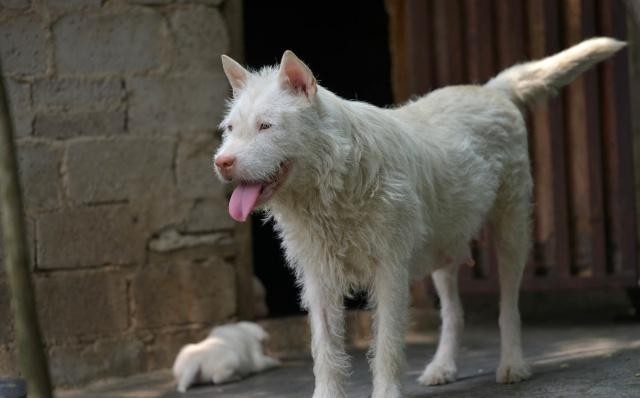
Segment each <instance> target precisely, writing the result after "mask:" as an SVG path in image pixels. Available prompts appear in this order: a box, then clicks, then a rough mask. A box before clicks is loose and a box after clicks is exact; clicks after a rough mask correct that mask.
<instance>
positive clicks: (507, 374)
mask: <svg viewBox="0 0 640 398" xmlns="http://www.w3.org/2000/svg"><path fill="white" fill-rule="evenodd" d="M529 377H531V368H530V367H529V365H527V364H526V363H525V362H516V363H508V364H500V366H499V367H498V371H497V372H496V381H497V382H498V383H502V384H513V383H519V382H521V381H523V380H527V379H528V378H529Z"/></svg>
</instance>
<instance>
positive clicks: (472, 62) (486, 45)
mask: <svg viewBox="0 0 640 398" xmlns="http://www.w3.org/2000/svg"><path fill="white" fill-rule="evenodd" d="M463 6H464V13H465V15H466V18H465V22H466V23H465V27H466V34H465V36H464V37H465V47H464V49H465V51H466V53H467V62H466V66H467V68H466V73H467V82H468V83H473V84H482V83H484V82H486V81H487V80H489V78H490V77H492V76H493V75H494V73H495V71H496V67H495V63H494V59H493V54H494V52H495V51H494V48H493V43H494V37H493V32H492V26H493V22H494V21H493V15H492V14H491V7H487V6H486V2H485V1H484V0H465V1H464V3H463Z"/></svg>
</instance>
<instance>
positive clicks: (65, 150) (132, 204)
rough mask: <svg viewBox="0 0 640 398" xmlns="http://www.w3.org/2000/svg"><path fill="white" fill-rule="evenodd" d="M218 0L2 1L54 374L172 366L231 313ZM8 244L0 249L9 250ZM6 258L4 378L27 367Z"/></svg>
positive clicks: (2, 39)
mask: <svg viewBox="0 0 640 398" xmlns="http://www.w3.org/2000/svg"><path fill="white" fill-rule="evenodd" d="M226 6H227V4H225V3H223V2H222V1H221V0H192V1H190V0H0V56H1V57H2V61H3V67H4V74H5V77H6V78H7V84H8V90H9V96H10V102H11V108H12V110H13V116H14V123H15V127H16V135H17V141H18V145H19V163H20V169H21V170H20V171H21V176H22V181H23V187H24V196H25V200H26V211H27V218H28V227H29V231H28V232H29V236H28V238H29V241H30V243H31V247H32V260H33V264H34V266H35V273H34V278H35V287H36V294H37V300H38V305H39V311H40V318H41V323H42V328H43V333H44V336H45V339H46V345H47V351H48V353H49V355H50V361H51V370H52V374H53V378H54V381H55V383H56V384H58V385H60V384H70V383H71V384H73V383H83V382H86V381H89V380H93V379H96V378H100V377H106V376H118V375H127V374H131V373H135V372H141V371H145V370H149V369H154V368H158V367H164V366H169V365H170V364H171V361H172V360H173V357H174V355H175V354H176V352H177V350H178V349H179V347H180V346H181V345H182V344H183V343H184V342H186V341H190V340H193V339H197V338H200V337H202V335H203V334H204V333H206V330H207V329H208V328H209V327H210V326H211V325H213V324H215V323H219V322H223V321H225V320H228V319H230V318H232V317H234V316H235V314H236V291H235V285H236V281H235V279H236V270H235V266H234V263H235V261H234V256H235V253H234V247H235V243H234V238H233V228H232V224H231V221H230V219H229V218H228V216H227V214H226V200H225V192H224V189H223V188H222V186H221V185H220V184H218V183H217V181H216V180H215V178H214V177H213V175H212V172H211V155H212V152H213V149H214V148H215V147H216V145H217V139H218V138H217V134H216V133H215V131H216V127H215V126H216V124H217V122H218V121H219V119H220V114H221V112H222V109H223V106H224V97H225V96H226V94H227V83H226V80H225V78H224V76H223V74H222V71H221V67H220V65H219V57H220V54H221V53H223V52H228V51H229V47H230V45H231V39H232V38H231V37H230V33H229V32H230V29H229V24H227V18H226V17H225V15H226V14H225V7H226ZM0 252H1V247H0ZM7 296H8V292H7V286H6V280H5V276H4V270H2V271H0V375H4V376H6V375H12V374H17V372H18V369H17V365H16V362H15V360H14V359H13V356H14V355H15V354H14V352H13V350H14V347H13V341H14V337H13V331H12V326H11V318H10V311H9V300H8V297H7Z"/></svg>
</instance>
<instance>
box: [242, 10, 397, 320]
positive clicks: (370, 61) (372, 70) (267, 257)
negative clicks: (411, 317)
mask: <svg viewBox="0 0 640 398" xmlns="http://www.w3.org/2000/svg"><path fill="white" fill-rule="evenodd" d="M387 25H388V15H387V13H386V11H385V7H384V1H383V0H375V1H372V0H366V1H365V0H359V1H337V0H326V1H318V2H301V1H293V0H283V1H264V0H245V2H244V26H245V52H246V53H245V54H246V63H247V64H248V65H249V66H250V67H253V68H258V67H260V66H263V65H268V64H275V63H277V62H278V61H279V60H280V57H281V56H282V53H283V52H284V50H286V49H290V50H292V51H294V52H295V53H296V54H297V55H298V57H300V58H301V59H302V60H303V61H304V62H305V63H306V64H307V65H309V67H310V68H311V70H312V71H313V72H314V73H315V76H316V78H317V79H318V81H319V83H320V84H321V85H322V86H324V87H326V88H328V89H330V90H332V91H333V92H335V93H336V94H338V95H340V96H342V97H345V98H349V99H358V100H362V101H367V102H369V103H373V104H376V105H380V106H384V105H389V104H391V103H392V93H391V71H390V68H391V62H390V57H389V40H388V27H387ZM253 255H254V270H255V273H256V275H257V276H258V278H260V280H261V281H262V282H263V284H264V285H265V288H266V291H267V305H268V307H269V313H270V316H283V315H291V314H296V313H300V312H301V310H300V307H299V303H298V288H297V287H296V285H295V280H294V278H293V275H292V274H291V271H290V270H289V269H288V268H287V266H286V264H285V260H284V258H283V255H282V252H281V249H280V242H279V241H278V239H277V237H276V235H275V233H274V231H273V228H272V225H270V224H263V222H262V220H261V219H260V217H258V216H254V218H253ZM357 303H358V302H357V301H356V302H354V303H352V305H357Z"/></svg>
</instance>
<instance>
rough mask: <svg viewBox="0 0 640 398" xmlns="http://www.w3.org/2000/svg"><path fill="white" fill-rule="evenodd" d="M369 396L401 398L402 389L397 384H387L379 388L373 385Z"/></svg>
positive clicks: (372, 397) (373, 397) (375, 397)
mask: <svg viewBox="0 0 640 398" xmlns="http://www.w3.org/2000/svg"><path fill="white" fill-rule="evenodd" d="M371 398H402V391H401V388H400V386H399V385H398V384H389V385H386V386H384V387H381V388H380V387H379V388H376V387H374V388H373V394H371Z"/></svg>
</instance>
